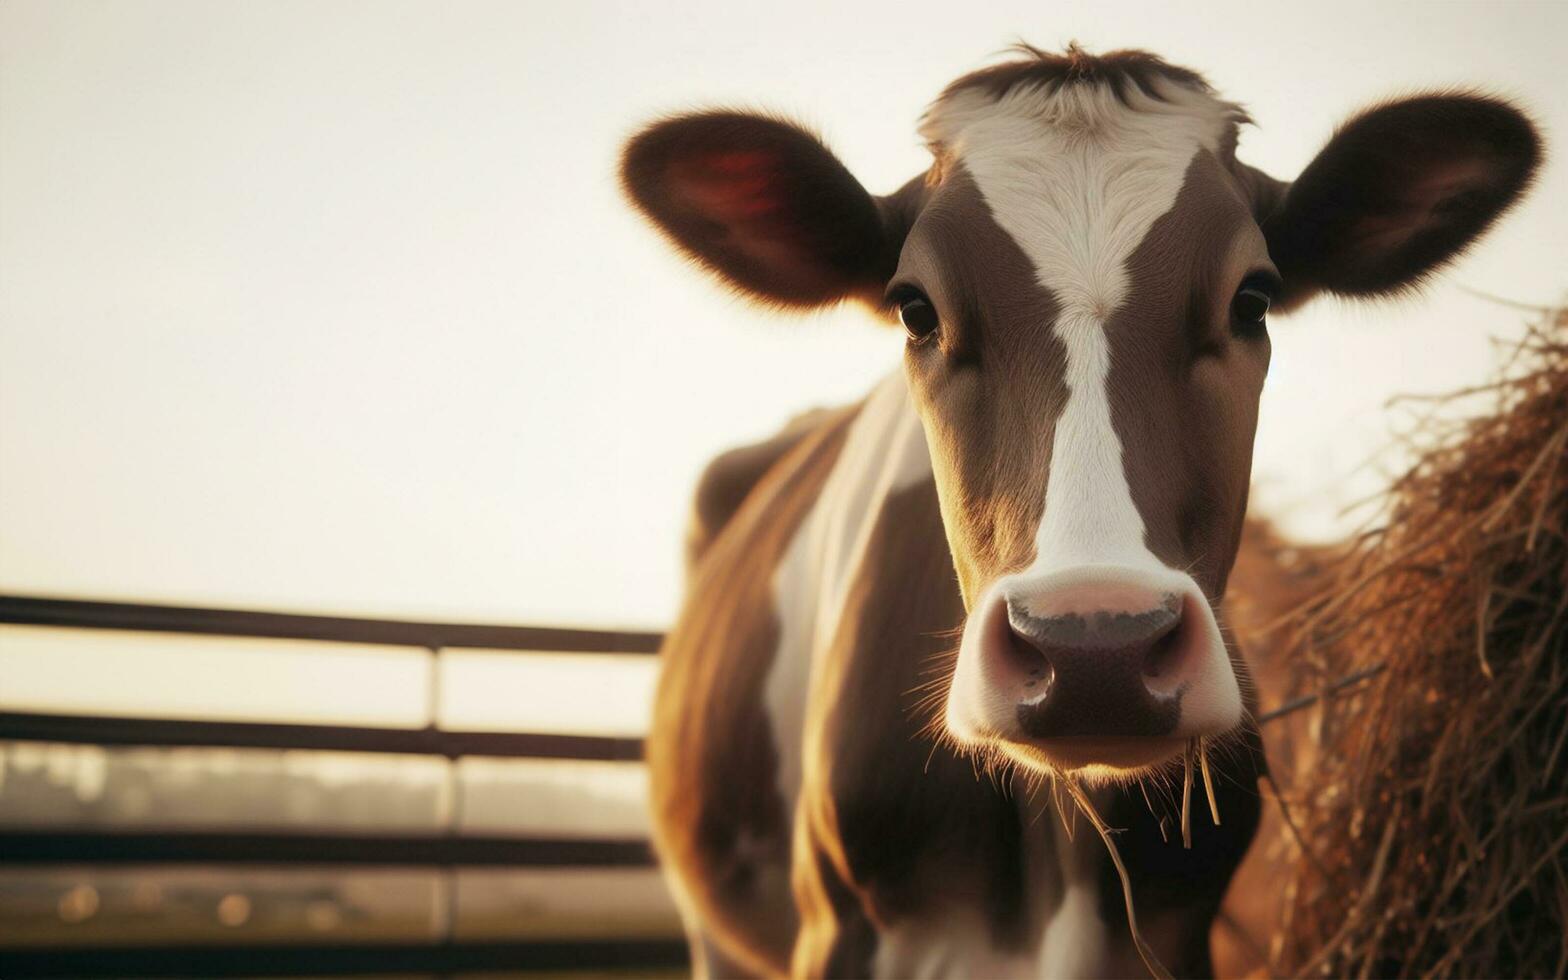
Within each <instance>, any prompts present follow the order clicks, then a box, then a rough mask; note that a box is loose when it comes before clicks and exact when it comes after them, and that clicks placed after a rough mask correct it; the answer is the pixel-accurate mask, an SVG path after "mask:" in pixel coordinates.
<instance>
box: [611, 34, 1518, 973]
mask: <svg viewBox="0 0 1568 980" xmlns="http://www.w3.org/2000/svg"><path fill="white" fill-rule="evenodd" d="M1244 121H1245V116H1244V114H1243V112H1242V111H1241V109H1240V108H1239V107H1238V106H1236V105H1235V104H1233V103H1230V102H1227V101H1224V100H1222V99H1220V98H1219V97H1217V96H1216V95H1215V94H1214V93H1213V92H1212V91H1211V90H1210V88H1209V87H1208V86H1207V85H1206V84H1205V83H1204V82H1203V80H1202V79H1201V78H1200V77H1199V76H1197V75H1196V74H1194V73H1193V72H1191V71H1188V70H1185V69H1181V68H1176V67H1174V66H1171V65H1168V64H1166V63H1165V62H1163V61H1161V60H1159V59H1158V58H1155V57H1153V56H1151V55H1147V54H1143V53H1140V52H1120V53H1116V54H1111V55H1106V56H1103V57H1093V56H1090V55H1087V54H1085V53H1083V52H1082V51H1080V50H1077V49H1076V48H1074V49H1069V51H1068V52H1067V53H1065V54H1064V55H1050V54H1044V53H1042V52H1039V51H1035V50H1034V49H1025V52H1024V54H1023V57H1021V58H1020V59H1019V60H1015V61H1010V62H1007V63H1005V64H1001V65H997V66H994V67H991V68H987V69H984V70H981V71H978V72H976V73H974V74H971V75H968V76H965V77H964V78H961V79H959V80H958V81H956V82H954V83H953V84H952V85H951V86H949V87H948V88H947V89H946V90H945V91H944V92H943V93H942V94H941V96H940V97H939V98H938V99H937V100H936V102H935V103H934V104H933V105H932V107H931V109H930V111H929V112H928V113H927V115H926V117H925V119H924V121H923V125H922V130H921V131H922V134H923V135H924V137H925V138H926V140H927V142H928V144H929V146H930V148H931V151H932V154H933V164H932V166H931V168H930V170H929V171H928V172H927V173H925V174H922V175H919V176H918V177H916V178H915V179H914V180H912V181H910V182H909V183H908V184H907V185H905V186H904V187H903V188H902V189H900V190H898V191H897V192H895V193H893V194H891V195H889V196H887V197H881V198H876V197H873V196H871V195H870V194H868V193H866V192H865V191H864V190H863V189H862V188H861V187H860V185H859V184H858V183H857V182H856V181H855V180H854V178H853V177H852V176H850V174H849V173H848V171H847V170H845V169H844V167H843V165H842V164H840V163H839V162H838V160H837V159H836V158H834V157H833V156H832V154H831V153H830V152H829V151H828V150H827V149H826V148H824V147H823V146H822V145H821V143H820V142H818V141H817V140H816V139H815V138H814V137H812V136H811V135H809V134H807V133H805V132H803V131H802V130H800V129H799V128H798V127H795V126H793V125H791V124H789V123H787V122H784V121H781V120H778V119H772V118H765V117H760V116H756V115H750V114H744V113H733V112H713V113H703V114H697V115H689V116H682V117H677V118H673V119H669V120H666V121H663V122H660V123H658V124H656V125H654V126H652V127H650V128H649V129H647V130H645V131H644V132H642V133H641V134H640V135H638V136H637V137H636V138H634V139H633V140H632V141H631V142H630V143H629V145H628V147H627V149H626V153H625V158H624V160H623V179H624V184H625V187H626V189H627V192H628V194H629V196H630V197H631V199H632V200H633V201H634V203H635V204H636V205H637V206H638V207H639V208H640V209H641V210H642V211H643V212H644V213H645V214H647V215H648V216H649V217H650V218H651V219H652V220H653V221H654V222H655V223H656V224H657V225H658V226H659V227H660V228H661V229H662V230H663V231H664V232H665V233H666V234H667V235H668V236H669V237H670V239H671V240H672V241H673V243H674V244H675V245H676V246H677V247H678V248H680V249H681V250H682V251H683V252H685V253H686V254H687V255H689V256H691V257H692V258H694V259H696V260H697V261H699V262H701V263H702V264H704V265H706V266H707V267H708V268H710V269H711V270H712V271H714V272H715V273H717V274H718V275H719V276H720V277H721V278H722V279H724V280H725V281H727V282H728V283H729V284H730V285H731V286H733V287H735V288H737V289H740V290H742V291H744V292H746V293H748V294H749V295H752V296H754V297H756V298H758V299H760V300H762V301H764V302H768V303H772V304H776V305H779V306H784V307H812V306H817V305H821V304H826V303H835V302H839V301H842V300H845V299H860V300H863V301H866V302H868V303H869V304H871V305H872V306H874V307H876V308H878V309H882V310H884V311H890V312H896V313H898V314H899V315H901V316H902V318H903V319H904V321H905V323H906V326H907V327H908V328H909V330H910V334H911V336H910V341H909V344H908V345H907V348H906V352H905V357H904V363H903V366H902V369H901V370H898V371H895V372H893V373H892V374H890V375H889V376H888V377H887V379H886V380H884V381H883V382H882V383H881V384H879V385H878V386H877V387H876V388H875V389H874V390H873V391H872V392H871V393H870V394H869V395H868V396H867V397H866V399H865V400H864V401H862V402H861V403H859V404H857V405H855V406H852V407H849V408H845V409H842V410H838V411H830V412H821V413H816V414H813V415H811V416H807V417H804V418H802V419H799V420H796V422H795V423H792V424H791V426H790V427H789V428H787V429H786V430H785V431H784V432H782V433H781V434H780V435H779V436H778V437H777V438H775V439H774V440H771V441H770V442H769V443H766V444H763V445H760V446H756V447H750V448H748V449H746V450H741V451H737V452H736V453H732V454H728V455H726V456H724V457H721V458H720V459H719V460H718V461H716V462H715V463H714V464H713V465H712V466H711V467H710V469H709V471H708V472H707V473H706V474H705V476H704V478H703V480H702V482H701V486H700V489H699V491H698V499H697V513H696V517H695V520H694V522H693V534H692V539H691V541H692V544H691V552H690V565H689V579H688V584H687V594H686V601H685V604H684V606H683V608H682V610H681V613H680V615H679V618H678V619H677V621H676V622H675V624H674V626H673V627H672V629H671V631H670V633H669V637H668V639H667V641H666V644H665V647H664V651H663V658H664V664H663V673H662V677H661V681H660V685H659V692H658V702H657V707H656V711H655V717H654V724H653V729H652V731H651V732H650V735H649V739H648V750H647V754H648V762H649V765H650V767H651V778H652V794H653V806H654V813H653V817H654V827H655V836H656V842H657V845H658V850H659V853H660V855H661V857H662V859H663V861H664V863H665V867H666V869H667V871H668V875H669V878H670V881H671V883H672V886H673V888H674V890H675V892H676V895H677V898H678V900H679V902H680V904H681V907H682V910H683V914H684V915H685V917H686V919H687V922H688V926H689V929H690V932H691V934H692V938H693V954H694V958H695V960H696V963H697V966H698V968H699V970H702V971H706V972H710V973H715V974H731V973H734V974H758V975H764V974H771V975H778V974H785V973H793V974H799V975H809V976H818V975H834V976H867V975H875V976H889V977H912V976H922V977H925V976H930V977H935V976H998V977H999V976H1131V975H1138V974H1140V973H1141V972H1143V967H1142V965H1141V964H1140V962H1139V956H1138V953H1137V950H1136V949H1135V948H1134V946H1133V943H1132V939H1131V934H1130V930H1129V926H1128V919H1127V915H1126V912H1125V910H1124V905H1123V900H1122V893H1121V886H1120V882H1119V879H1118V878H1117V877H1116V874H1115V871H1114V869H1113V867H1112V865H1111V863H1110V862H1109V860H1108V858H1107V854H1106V850H1105V848H1104V845H1103V844H1102V843H1101V841H1100V839H1099V837H1098V836H1097V835H1096V834H1095V833H1094V832H1093V830H1092V828H1090V827H1089V826H1088V824H1087V823H1085V822H1084V821H1083V820H1080V819H1076V818H1075V816H1074V814H1073V813H1072V812H1071V809H1072V808H1071V806H1070V805H1069V806H1063V805H1062V803H1061V799H1063V798H1064V797H1063V794H1061V793H1060V792H1058V790H1060V789H1061V788H1062V786H1061V784H1060V781H1061V780H1072V781H1073V782H1074V784H1075V786H1078V787H1086V788H1087V791H1088V792H1089V793H1090V794H1091V795H1092V798H1093V799H1094V801H1095V804H1096V806H1097V808H1098V809H1099V811H1100V812H1101V814H1103V816H1104V818H1105V820H1106V822H1107V823H1109V824H1110V825H1111V826H1112V827H1115V828H1119V829H1120V833H1119V834H1118V835H1117V837H1116V840H1117V844H1118V849H1119V851H1120V853H1121V856H1122V858H1123V859H1124V861H1125V862H1126V865H1127V867H1128V870H1129V873H1130V876H1131V880H1132V888H1133V899H1134V907H1135V909H1136V911H1137V915H1138V922H1139V926H1140V931H1141V933H1142V935H1143V936H1144V937H1145V939H1147V940H1148V942H1149V943H1150V944H1151V947H1152V949H1153V951H1154V952H1155V954H1156V955H1157V956H1158V958H1159V959H1160V960H1161V961H1162V962H1163V963H1164V965H1165V966H1167V967H1168V968H1170V969H1171V970H1172V971H1174V972H1175V973H1177V974H1194V975H1196V974H1204V973H1208V972H1210V969H1211V967H1210V960H1209V948H1208V931H1209V926H1210V924H1211V921H1212V919H1213V916H1214V913H1215V910H1216V909H1217V907H1218V905H1219V902H1220V900H1221V898H1222V897H1223V894H1224V890H1225V887H1226V884H1227V883H1228V881H1229V879H1230V876H1231V873H1232V872H1233V870H1234V869H1235V867H1236V865H1237V863H1238V862H1239V861H1240V859H1241V857H1242V855H1243V854H1244V852H1245V851H1246V848H1247V846H1248V844H1249V843H1250V840H1251V837H1252V833H1253V830H1254V828H1255V826H1256V822H1257V819H1258V812H1259V802H1258V796H1257V791H1256V781H1257V777H1258V774H1259V773H1260V771H1261V767H1262V765H1263V762H1262V753H1261V746H1260V744H1259V741H1258V734H1257V729H1256V726H1255V725H1254V724H1253V723H1252V721H1251V709H1252V707H1253V699H1252V696H1251V693H1250V685H1249V682H1248V679H1247V671H1246V665H1245V663H1244V661H1243V660H1242V658H1241V655H1240V652H1239V651H1238V650H1236V649H1235V647H1234V645H1233V644H1231V643H1230V642H1229V641H1228V639H1227V636H1226V632H1225V630H1224V628H1223V625H1222V624H1223V612H1222V600H1223V597H1224V595H1225V591H1226V584H1227V578H1228V576H1229V573H1230V568H1231V564H1232V562H1233V561H1234V559H1235V555H1236V549H1237V544H1238V540H1239V535H1240V533H1241V528H1242V520H1243V517H1244V514H1245V511H1246V503H1247V488H1248V482H1249V476H1250V470H1251V454H1252V443H1253V437H1254V432H1255V427H1256V421H1257V406H1258V398H1259V394H1260V392H1261V390H1262V386H1263V381H1264V376H1265V374H1266V373H1267V368H1268V361H1269V341H1268V334H1267V330H1266V328H1265V326H1264V325H1263V322H1262V319H1261V314H1260V313H1259V307H1260V304H1261V305H1263V306H1267V305H1268V304H1269V303H1270V302H1271V303H1272V305H1273V308H1274V309H1275V310H1276V311H1277V310H1281V309H1287V308H1289V307H1292V306H1295V305H1297V304H1299V303H1301V302H1303V301H1305V300H1306V299H1307V298H1309V297H1310V296H1312V295H1314V294H1316V293H1319V292H1325V291H1327V292H1333V293H1338V294H1341V295H1346V296H1372V295H1382V294H1388V293H1392V292H1397V291H1400V290H1402V289H1405V288H1407V287H1409V286H1410V285H1412V284H1413V283H1416V282H1418V281H1419V280H1420V279H1421V277H1423V276H1424V275H1426V274H1427V273H1429V272H1430V271H1432V270H1433V269H1435V268H1437V267H1439V266H1441V265H1442V264H1443V263H1444V262H1446V261H1447V260H1448V259H1450V258H1451V257H1453V256H1454V255H1456V254H1457V253H1458V252H1459V251H1460V250H1462V249H1463V248H1464V247H1465V246H1466V245H1467V244H1469V242H1471V241H1472V240H1473V239H1474V238H1475V237H1477V236H1478V235H1479V234H1480V233H1481V232H1482V231H1484V230H1485V229H1486V228H1487V227H1488V226H1489V225H1490V224H1491V222H1492V221H1493V220H1494V219H1495V218H1496V217H1497V216H1498V215H1499V214H1500V213H1502V212H1503V211H1504V210H1506V209H1507V208H1508V207H1509V206H1511V205H1512V203H1513V202H1514V201H1515V200H1517V199H1518V197H1519V196H1520V195H1521V194H1522V192H1523V191H1524V189H1525V188H1526V186H1527V185H1528V183H1529V180H1530V178H1531V174H1532V173H1533V171H1534V169H1535V167H1536V165H1537V163H1538V160H1539V157H1540V149H1539V142H1538V139H1537V137H1536V136H1535V133H1534V130H1533V128H1532V126H1531V125H1530V124H1529V122H1528V121H1527V120H1526V119H1525V118H1524V117H1523V116H1522V115H1521V114H1520V113H1519V112H1518V111H1517V110H1515V109H1513V108H1512V107H1510V106H1508V105H1507V104H1505V103H1503V102H1501V101H1499V100H1497V99H1493V98H1489V97H1485V96H1480V95H1475V94H1460V93H1451V94H1443V95H1433V96H1424V97H1418V98H1411V99H1405V100H1401V101H1397V102H1391V103H1387V104H1384V105H1382V106H1379V107H1376V108H1374V109H1372V110H1370V111H1367V112H1365V113H1363V114H1361V115H1360V116H1359V117H1357V118H1355V119H1354V120H1353V121H1351V122H1350V123H1348V124H1347V125H1346V126H1345V127H1343V128H1342V129H1341V131H1340V132H1339V133H1338V134H1336V136H1335V137H1334V138H1333V140H1331V141H1330V143H1329V144H1328V145H1327V146H1326V147H1325V148H1324V150H1323V151H1322V153H1321V154H1320V155H1319V156H1318V158H1317V159H1316V160H1315V161H1314V162H1313V163H1312V164H1311V165H1310V166H1309V167H1308V168H1307V169H1306V171H1304V172H1303V174H1302V175H1301V176H1300V177H1299V178H1298V179H1297V180H1296V181H1295V182H1294V183H1292V184H1286V183H1282V182H1279V181H1276V180H1273V179H1271V178H1269V177H1267V176H1265V175H1263V174H1262V173H1260V172H1258V171H1256V170H1254V169H1252V168H1250V167H1248V166H1246V165H1245V164H1243V163H1241V162H1240V161H1238V160H1237V158H1236V145H1237V131H1238V127H1239V125H1240V124H1242V123H1243V122H1244ZM1260 297H1261V299H1260ZM1254 314H1258V316H1256V317H1255V316H1254ZM1194 744H1196V745H1201V746H1203V748H1204V750H1205V751H1208V752H1210V753H1211V754H1212V756H1213V758H1212V761H1213V763H1214V765H1215V767H1216V771H1215V779H1214V791H1215V793H1216V796H1217V801H1216V802H1217V804H1218V811H1219V813H1220V815H1221V820H1222V823H1221V825H1215V824H1214V823H1213V822H1212V821H1211V819H1210V817H1209V815H1208V809H1207V807H1206V806H1197V807H1194V808H1193V811H1192V814H1191V820H1192V826H1191V846H1190V847H1184V846H1183V845H1182V842H1181V839H1180V833H1179V832H1178V831H1177V830H1176V823H1177V821H1178V819H1179V815H1178V812H1177V811H1178V809H1179V807H1178V806H1177V798H1178V797H1179V796H1180V769H1179V764H1180V762H1181V761H1182V760H1183V758H1184V753H1185V752H1186V750H1187V747H1188V746H1190V745H1194ZM1173 763H1174V764H1176V765H1177V766H1178V768H1177V769H1176V770H1175V772H1176V773H1177V775H1176V784H1175V785H1174V787H1173V784H1172V782H1171V778H1172V772H1173V768H1172V767H1173Z"/></svg>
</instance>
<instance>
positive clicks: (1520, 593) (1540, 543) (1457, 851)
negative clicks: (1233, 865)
mask: <svg viewBox="0 0 1568 980" xmlns="http://www.w3.org/2000/svg"><path fill="white" fill-rule="evenodd" d="M1509 362H1510V363H1509V367H1508V368H1507V370H1506V371H1505V374H1506V377H1505V379H1504V380H1501V381H1498V382H1497V383H1496V384H1494V385H1492V386H1490V387H1488V388H1487V389H1483V390H1482V392H1481V393H1480V394H1481V395H1482V396H1490V397H1491V398H1492V399H1494V402H1495V404H1494V409H1493V410H1492V411H1490V412H1487V413H1486V414H1482V415H1479V416H1476V417H1473V418H1470V419H1468V420H1465V421H1462V422H1453V421H1446V422H1445V421H1438V420H1437V418H1436V417H1435V416H1434V418H1433V419H1432V420H1431V421H1429V422H1427V423H1426V424H1425V425H1424V426H1423V428H1422V431H1421V432H1420V433H1419V436H1418V442H1419V444H1420V445H1422V446H1424V447H1425V448H1424V449H1423V450H1422V451H1421V452H1420V454H1419V456H1418V459H1417V462H1416V464H1415V465H1414V466H1413V467H1412V468H1411V469H1410V471H1409V472H1408V473H1407V474H1406V475H1405V476H1403V477H1402V478H1400V479H1399V480H1397V481H1395V483H1394V484H1393V486H1392V488H1391V491H1390V496H1389V498H1388V505H1387V510H1386V511H1385V517H1386V520H1385V521H1384V522H1383V524H1382V528H1381V529H1380V530H1378V531H1376V532H1373V533H1369V534H1367V535H1365V536H1364V537H1363V538H1362V539H1360V540H1359V541H1358V542H1357V543H1356V544H1355V545H1354V547H1353V548H1351V550H1350V551H1349V552H1348V554H1347V555H1346V556H1345V557H1344V558H1343V559H1342V560H1340V561H1337V562H1335V563H1334V567H1333V568H1331V569H1330V570H1329V571H1328V572H1327V576H1328V577H1327V579H1326V583H1327V584H1326V587H1325V589H1324V591H1323V592H1322V593H1321V594H1319V595H1318V596H1317V597H1316V598H1315V599H1313V600H1311V601H1309V602H1308V603H1307V604H1305V605H1304V606H1303V607H1301V609H1300V610H1299V611H1298V612H1297V613H1296V614H1295V615H1294V617H1292V619H1291V620H1290V622H1289V624H1288V626H1287V627H1286V628H1287V629H1288V631H1289V632H1288V633H1287V634H1286V636H1287V639H1286V640H1285V644H1286V646H1285V648H1284V649H1283V650H1282V651H1281V653H1282V657H1281V660H1282V661H1283V662H1289V663H1291V664H1292V670H1293V671H1295V674H1294V680H1295V684H1294V688H1295V691H1294V693H1296V694H1297V695H1300V696H1302V697H1304V698H1310V699H1311V700H1310V707H1309V708H1307V709H1306V713H1308V714H1310V715H1311V716H1312V717H1311V718H1310V724H1309V725H1306V726H1303V727H1304V728H1305V730H1306V731H1307V732H1308V733H1309V734H1308V737H1307V742H1308V744H1307V745H1306V746H1304V747H1301V746H1297V747H1295V752H1294V756H1295V760H1296V769H1297V772H1296V774H1295V778H1294V779H1292V780H1291V781H1290V782H1291V791H1290V793H1289V807H1290V812H1289V813H1288V814H1287V816H1288V817H1289V818H1290V820H1288V821H1287V822H1286V823H1285V826H1287V827H1291V826H1293V827H1294V832H1293V833H1292V841H1293V843H1292V847H1294V848H1295V853H1296V858H1295V859H1294V861H1293V864H1292V867H1291V868H1290V871H1289V874H1288V880H1287V884H1286V886H1285V888H1286V890H1285V903H1284V905H1285V908H1284V918H1283V923H1282V925H1281V928H1280V930H1279V931H1278V933H1277V935H1276V939H1275V942H1274V944H1273V949H1272V953H1271V960H1272V962H1271V964H1270V967H1271V971H1272V972H1273V973H1274V974H1275V975H1278V976H1303V975H1334V976H1394V975H1400V976H1455V977H1506V976H1563V975H1564V973H1565V970H1568V939H1565V936H1568V744H1565V743H1568V313H1565V312H1564V311H1557V312H1555V313H1549V314H1546V315H1544V316H1543V317H1542V320H1541V321H1540V322H1539V323H1537V324H1535V325H1534V326H1533V327H1532V328H1531V329H1530V330H1529V332H1528V334H1527V336H1526V337H1525V339H1524V340H1523V341H1522V342H1521V343H1520V345H1519V347H1518V349H1517V351H1515V352H1514V356H1513V357H1511V358H1509ZM1464 394H1465V395H1466V396H1467V397H1470V396H1475V395H1476V394H1477V393H1476V392H1467V393H1464ZM1467 404H1468V402H1467ZM1448 407H1450V408H1451V407H1452V406H1448ZM1349 677H1355V678H1357V683H1353V684H1345V683H1343V681H1344V679H1345V678H1349ZM1268 733H1269V734H1273V728H1272V726H1271V727H1270V729H1268ZM1282 832H1283V831H1282ZM1298 835H1299V836H1298ZM1260 843H1261V842H1260Z"/></svg>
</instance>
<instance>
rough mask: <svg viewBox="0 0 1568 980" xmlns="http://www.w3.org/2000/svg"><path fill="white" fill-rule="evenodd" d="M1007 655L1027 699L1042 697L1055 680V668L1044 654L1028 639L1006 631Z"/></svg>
mask: <svg viewBox="0 0 1568 980" xmlns="http://www.w3.org/2000/svg"><path fill="white" fill-rule="evenodd" d="M1007 635H1008V643H1007V655H1008V657H1009V658H1010V659H1011V660H1012V666H1013V669H1014V670H1016V671H1017V672H1018V674H1019V675H1020V676H1022V677H1023V685H1024V689H1025V690H1026V691H1027V692H1028V695H1027V696H1028V697H1029V698H1030V699H1034V698H1037V697H1039V696H1040V695H1043V694H1044V693H1045V692H1046V691H1048V690H1050V688H1051V681H1052V680H1054V679H1055V678H1056V668H1055V667H1053V666H1052V665H1051V661H1050V660H1048V659H1047V658H1046V656H1045V653H1044V652H1043V651H1042V650H1041V649H1040V648H1039V647H1037V646H1035V645H1034V644H1033V643H1032V642H1030V641H1029V639H1028V637H1025V636H1021V635H1019V634H1018V633H1016V632H1014V631H1012V630H1008V633H1007Z"/></svg>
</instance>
